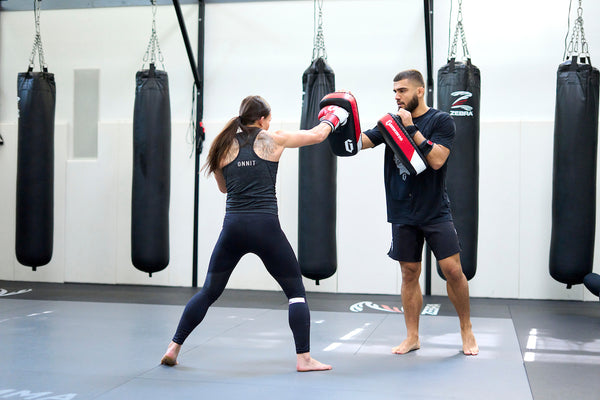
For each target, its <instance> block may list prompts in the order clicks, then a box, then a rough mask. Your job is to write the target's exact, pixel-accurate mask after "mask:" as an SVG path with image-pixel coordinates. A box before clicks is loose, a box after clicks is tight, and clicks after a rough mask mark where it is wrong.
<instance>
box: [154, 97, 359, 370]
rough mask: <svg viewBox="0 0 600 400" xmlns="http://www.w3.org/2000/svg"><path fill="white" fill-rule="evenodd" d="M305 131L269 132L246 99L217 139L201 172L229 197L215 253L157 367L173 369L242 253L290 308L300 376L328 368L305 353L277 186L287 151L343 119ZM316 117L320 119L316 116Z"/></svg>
mask: <svg viewBox="0 0 600 400" xmlns="http://www.w3.org/2000/svg"><path fill="white" fill-rule="evenodd" d="M328 111H329V112H328V113H326V114H327V115H325V116H324V117H323V118H322V121H323V122H322V123H320V124H319V125H317V126H316V127H314V128H312V129H310V130H304V131H296V132H285V131H276V132H271V131H269V126H270V122H271V108H270V107H269V105H268V104H267V102H266V101H265V100H264V99H263V98H262V97H260V96H249V97H246V98H245V99H244V100H243V101H242V104H241V106H240V113H239V116H238V117H236V118H233V119H232V120H230V121H229V122H228V123H227V125H226V126H225V128H224V129H223V130H222V131H221V133H219V135H218V136H217V137H216V138H215V140H214V142H213V144H212V146H211V148H210V151H209V153H208V160H207V162H206V165H205V166H204V168H207V169H208V174H211V173H212V174H214V176H215V178H216V180H217V184H218V186H219V190H221V192H223V193H227V203H226V213H225V219H224V222H223V229H222V231H221V234H220V236H219V239H218V241H217V244H216V245H215V248H214V250H213V253H212V256H211V259H210V263H209V266H208V273H207V275H206V280H205V282H204V285H203V286H202V290H201V291H200V292H198V293H197V294H196V295H195V296H194V297H192V299H191V300H190V301H189V302H188V304H187V305H186V307H185V309H184V311H183V315H182V316H181V319H180V321H179V325H178V327H177V331H176V333H175V336H174V337H173V340H172V342H171V343H170V344H169V346H168V348H167V352H166V353H165V355H164V356H163V358H162V360H161V364H165V365H175V364H177V356H178V354H179V351H180V349H181V345H182V344H183V342H184V341H185V339H186V338H187V336H188V335H189V334H190V333H191V332H192V330H193V329H194V328H195V327H196V326H198V324H200V322H201V321H202V319H203V318H204V316H205V315H206V311H207V310H208V307H209V306H210V305H211V304H213V303H214V302H215V301H216V300H217V298H218V297H219V296H220V295H221V293H223V290H224V289H225V285H226V284H227V281H228V279H229V276H230V275H231V272H232V271H233V269H234V268H235V266H236V265H237V263H238V262H239V260H240V258H242V256H244V255H245V254H247V253H254V254H256V255H258V256H259V257H260V258H261V260H262V261H263V263H264V264H265V267H266V268H267V271H268V272H269V273H270V274H271V275H272V276H273V277H274V278H275V280H277V283H279V285H280V286H281V288H282V289H283V291H284V293H285V295H286V296H287V298H288V301H289V325H290V328H291V330H292V333H293V336H294V342H295V344H296V355H297V363H296V369H297V370H298V371H323V370H329V369H331V366H330V365H326V364H323V363H320V362H319V361H317V360H315V359H313V358H312V357H311V356H310V353H309V341H310V312H309V309H308V305H307V304H306V294H305V290H304V285H303V283H302V276H301V274H300V267H299V265H298V261H297V259H296V256H295V254H294V251H293V250H292V247H291V246H290V244H289V242H288V240H287V238H286V237H285V234H284V233H283V231H282V230H281V227H280V225H279V217H278V214H277V198H276V196H275V180H276V175H277V166H278V161H279V158H280V157H281V154H282V152H283V150H284V149H285V148H290V147H301V146H307V145H311V144H316V143H320V142H322V141H323V140H325V138H327V136H328V135H329V133H330V132H331V131H332V130H334V129H335V127H337V125H338V124H339V123H340V122H341V123H342V124H343V123H345V119H346V118H347V116H348V113H347V112H346V111H345V110H343V109H341V108H339V107H332V108H330V109H329V110H328ZM320 115H321V114H320Z"/></svg>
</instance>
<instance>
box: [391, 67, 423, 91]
mask: <svg viewBox="0 0 600 400" xmlns="http://www.w3.org/2000/svg"><path fill="white" fill-rule="evenodd" d="M404 79H409V80H411V81H413V82H416V83H418V84H419V85H420V86H422V87H425V81H424V80H423V75H421V73H420V72H419V71H417V70H416V69H407V70H406V71H402V72H398V73H397V74H396V76H395V77H394V82H398V81H401V80H404Z"/></svg>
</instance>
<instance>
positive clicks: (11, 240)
mask: <svg viewBox="0 0 600 400" xmlns="http://www.w3.org/2000/svg"><path fill="white" fill-rule="evenodd" d="M15 96H16V89H15ZM15 104H16V102H15ZM15 107H16V105H15ZM0 134H2V137H3V138H4V144H3V145H2V146H0V171H2V174H1V175H0V179H1V180H0V187H2V195H1V196H0V221H2V223H1V224H0V279H6V280H14V279H15V263H16V262H17V259H16V255H15V229H16V225H15V224H16V221H15V218H16V217H15V209H16V206H17V199H16V196H17V195H16V193H17V147H18V144H17V141H18V126H17V124H16V123H2V124H0ZM21 268H22V267H21Z"/></svg>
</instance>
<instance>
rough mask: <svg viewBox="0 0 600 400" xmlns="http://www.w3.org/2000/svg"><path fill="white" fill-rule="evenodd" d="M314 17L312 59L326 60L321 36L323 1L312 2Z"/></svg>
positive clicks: (323, 40)
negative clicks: (320, 58)
mask: <svg viewBox="0 0 600 400" xmlns="http://www.w3.org/2000/svg"><path fill="white" fill-rule="evenodd" d="M317 4H318V5H319V14H318V17H317ZM314 16H315V36H314V40H313V58H312V60H313V61H314V60H316V59H317V58H319V57H322V58H324V59H325V60H327V51H326V50H325V37H324V36H323V0H314Z"/></svg>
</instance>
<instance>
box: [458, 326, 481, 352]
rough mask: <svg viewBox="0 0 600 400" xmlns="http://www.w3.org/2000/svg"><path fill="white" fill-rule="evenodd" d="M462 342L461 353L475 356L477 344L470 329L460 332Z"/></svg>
mask: <svg viewBox="0 0 600 400" xmlns="http://www.w3.org/2000/svg"><path fill="white" fill-rule="evenodd" d="M460 336H461V337H462V342H463V353H464V355H465V356H476V355H477V354H479V346H477V341H476V340H475V335H473V331H472V330H471V329H467V330H464V331H462V330H461V332H460Z"/></svg>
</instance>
